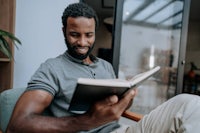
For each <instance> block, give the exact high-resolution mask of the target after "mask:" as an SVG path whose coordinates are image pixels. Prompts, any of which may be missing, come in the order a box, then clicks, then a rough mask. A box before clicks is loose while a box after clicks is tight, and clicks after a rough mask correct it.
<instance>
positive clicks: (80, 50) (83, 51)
mask: <svg viewBox="0 0 200 133" xmlns="http://www.w3.org/2000/svg"><path fill="white" fill-rule="evenodd" d="M88 50H89V47H88V46H85V47H75V51H76V52H77V53H79V54H86V53H87V52H88Z"/></svg>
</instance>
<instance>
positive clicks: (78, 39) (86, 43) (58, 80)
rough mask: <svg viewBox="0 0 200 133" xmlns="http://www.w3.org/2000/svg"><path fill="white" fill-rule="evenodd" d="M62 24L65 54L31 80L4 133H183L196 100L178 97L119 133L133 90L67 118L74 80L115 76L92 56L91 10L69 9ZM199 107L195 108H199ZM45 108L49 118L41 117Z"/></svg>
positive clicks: (95, 23)
mask: <svg viewBox="0 0 200 133" xmlns="http://www.w3.org/2000/svg"><path fill="white" fill-rule="evenodd" d="M62 22H63V34H64V37H65V41H66V45H67V48H68V50H67V51H66V52H65V53H64V54H62V55H60V56H58V57H57V58H54V59H49V60H47V61H46V62H45V63H43V64H42V65H41V66H40V67H39V69H38V70H37V71H36V73H35V74H34V75H33V76H32V78H31V81H30V82H29V83H28V86H27V90H26V91H25V92H24V94H23V95H22V96H21V97H20V99H19V100H18V102H17V104H16V107H15V109H14V112H13V115H12V118H11V120H10V122H9V125H8V128H7V132H8V133H11V132H12V133H14V132H16V133H17V132H18V133H23V132H27V133H55V132H56V133H62V132H65V133H68V132H98V133H108V132H116V133H117V132H118V133H123V132H135V133H136V132H153V133H161V132H166V131H172V132H176V131H178V130H180V129H181V130H182V128H181V126H182V125H183V123H187V122H191V121H187V122H185V117H187V119H188V118H191V117H189V116H191V111H187V110H186V109H188V108H186V107H187V106H192V105H193V104H194V103H195V102H196V101H198V100H199V99H198V97H194V98H190V97H192V96H187V95H183V96H179V97H176V98H174V99H171V100H170V101H168V102H166V103H165V104H163V105H161V106H160V107H158V108H157V109H156V110H155V111H153V112H151V113H150V114H149V115H148V116H145V117H144V119H142V120H141V121H140V122H139V123H138V124H137V125H136V126H123V127H121V128H120V125H119V124H118V123H117V120H118V119H119V118H120V116H121V115H122V114H123V112H124V111H125V110H126V109H127V108H128V106H129V105H130V103H131V101H132V99H133V98H134V96H135V94H136V92H135V91H134V90H130V91H128V92H127V93H126V94H124V96H123V97H122V98H120V99H118V97H117V96H115V95H113V96H110V97H107V98H105V99H104V100H101V101H97V102H96V103H94V105H93V106H92V107H91V108H90V110H88V111H87V112H86V113H84V114H81V115H74V114H71V113H70V112H68V111H67V110H68V107H69V103H70V100H71V98H72V94H73V92H74V89H75V86H76V82H77V78H79V77H87V78H99V79H100V78H103V79H105V78H108V79H110V78H115V75H114V72H113V68H112V66H111V65H110V64H109V63H108V62H106V61H104V60H102V59H99V58H97V57H95V56H93V55H92V54H91V51H92V49H93V47H94V42H95V31H96V28H97V26H98V19H97V16H96V14H95V12H94V10H93V9H92V8H90V7H88V6H87V5H85V4H83V3H75V4H71V5H69V6H68V7H67V8H66V9H65V11H64V13H63V16H62ZM185 97H186V98H185ZM191 99H192V100H191ZM196 99H198V100H196ZM174 101H179V102H177V103H176V102H174ZM191 101H192V102H191ZM197 103H199V102H197ZM174 105H175V106H174ZM195 105H198V104H195ZM173 106H174V108H173ZM199 106H200V105H198V106H197V107H198V108H200V107H199ZM47 108H48V109H49V110H50V111H51V113H52V114H53V116H44V115H42V113H43V112H44V110H45V109H47ZM181 108H183V109H181ZM185 108H186V109H185ZM169 109H170V110H169ZM179 111H180V113H178V114H181V118H184V120H182V119H181V118H180V119H179V117H178V116H179V115H177V112H179ZM181 111H182V112H181ZM184 111H187V112H186V113H185V112H184ZM192 111H193V110H192ZM193 112H194V111H193ZM162 113H163V114H162ZM182 114H183V117H182ZM156 116H157V117H156ZM176 116H177V117H176ZM195 116H198V114H196V115H195ZM161 117H162V118H161ZM154 120H155V121H154ZM176 120H177V121H176ZM190 120H191V119H190ZM156 121H157V122H156Z"/></svg>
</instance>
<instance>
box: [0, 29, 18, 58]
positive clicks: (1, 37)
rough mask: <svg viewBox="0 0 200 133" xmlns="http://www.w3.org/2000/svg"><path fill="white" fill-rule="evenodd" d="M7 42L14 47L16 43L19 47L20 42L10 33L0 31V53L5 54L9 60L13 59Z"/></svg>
mask: <svg viewBox="0 0 200 133" xmlns="http://www.w3.org/2000/svg"><path fill="white" fill-rule="evenodd" d="M9 40H10V41H11V42H12V44H14V45H15V46H16V47H17V45H16V42H17V43H18V44H20V45H21V42H20V40H19V39H18V38H17V37H15V36H14V35H13V34H12V33H9V32H7V31H4V30H1V29H0V51H1V52H2V53H3V54H5V55H6V56H7V57H8V58H9V59H12V58H13V55H12V50H11V47H10V45H9Z"/></svg>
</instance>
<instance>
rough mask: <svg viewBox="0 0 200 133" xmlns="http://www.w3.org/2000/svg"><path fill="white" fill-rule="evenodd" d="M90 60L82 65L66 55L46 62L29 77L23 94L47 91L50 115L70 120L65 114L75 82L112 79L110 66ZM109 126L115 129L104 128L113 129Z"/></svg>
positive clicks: (99, 61) (102, 61)
mask: <svg viewBox="0 0 200 133" xmlns="http://www.w3.org/2000/svg"><path fill="white" fill-rule="evenodd" d="M92 59H93V63H92V64H84V63H83V62H82V61H81V60H77V59H75V58H73V57H72V56H70V55H69V54H68V53H67V51H66V52H65V53H64V54H62V55H60V56H58V57H56V58H53V59H48V60H47V61H46V62H44V63H43V64H41V66H40V67H39V69H38V70H37V71H36V72H35V74H34V75H33V76H32V77H31V80H30V82H29V83H28V87H27V90H33V89H42V90H45V91H48V92H49V93H50V94H52V95H53V97H54V99H53V101H52V103H51V105H50V107H49V109H50V111H51V112H52V114H53V115H54V116H56V117H62V116H70V115H72V114H71V113H70V112H68V111H67V110H68V107H69V104H70V101H71V98H72V95H73V93H74V90H75V87H76V83H77V79H78V78H80V77H82V78H96V79H112V78H115V73H114V71H113V67H112V66H111V64H110V63H108V62H107V61H105V60H102V59H100V58H97V57H92ZM113 124H114V125H113ZM109 125H112V126H111V127H110V126H109ZM113 126H114V127H115V126H116V123H115V122H114V123H112V124H108V125H106V126H105V128H106V127H107V128H113ZM95 132H97V131H95ZM98 132H100V131H98Z"/></svg>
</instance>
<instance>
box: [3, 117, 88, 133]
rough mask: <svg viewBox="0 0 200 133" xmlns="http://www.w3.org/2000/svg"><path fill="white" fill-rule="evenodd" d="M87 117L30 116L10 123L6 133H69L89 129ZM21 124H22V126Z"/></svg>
mask: <svg viewBox="0 0 200 133" xmlns="http://www.w3.org/2000/svg"><path fill="white" fill-rule="evenodd" d="M88 121H89V120H88V117H87V115H80V116H69V117H59V118H56V117H49V116H40V115H31V116H29V117H27V118H23V119H21V120H17V121H14V122H13V123H10V124H9V126H8V129H7V133H23V132H28V133H39V132H44V133H55V132H56V133H71V132H78V131H83V130H89V129H91V127H92V126H91V125H90V124H91V123H90V122H88ZM22 123H23V124H22Z"/></svg>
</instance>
